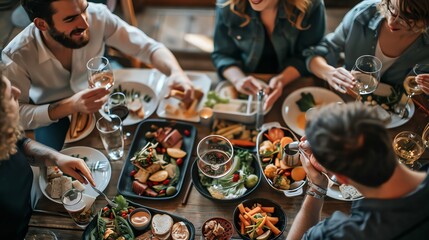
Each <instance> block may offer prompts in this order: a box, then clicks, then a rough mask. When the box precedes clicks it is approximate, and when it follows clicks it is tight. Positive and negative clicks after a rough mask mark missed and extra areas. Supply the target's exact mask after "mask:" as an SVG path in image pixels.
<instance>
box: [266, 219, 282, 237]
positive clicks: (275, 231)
mask: <svg viewBox="0 0 429 240" xmlns="http://www.w3.org/2000/svg"><path fill="white" fill-rule="evenodd" d="M265 225H266V226H267V227H268V228H269V229H271V232H273V233H274V235H276V236H277V235H279V234H280V230H279V229H278V228H277V227H276V226H274V224H273V223H272V222H271V221H269V220H268V221H266V222H265Z"/></svg>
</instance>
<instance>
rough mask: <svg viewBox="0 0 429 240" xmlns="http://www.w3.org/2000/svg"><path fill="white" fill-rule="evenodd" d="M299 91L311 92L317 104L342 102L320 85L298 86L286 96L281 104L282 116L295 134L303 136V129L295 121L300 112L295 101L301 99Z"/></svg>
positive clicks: (338, 97)
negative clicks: (298, 87)
mask: <svg viewBox="0 0 429 240" xmlns="http://www.w3.org/2000/svg"><path fill="white" fill-rule="evenodd" d="M301 93H311V94H312V95H313V97H314V101H316V104H317V106H321V105H325V104H328V103H332V102H344V101H343V99H341V98H340V96H338V95H337V94H335V93H334V92H332V91H329V90H328V89H325V88H321V87H305V88H300V89H298V90H296V91H294V92H292V93H291V94H289V96H287V98H286V99H285V100H284V102H283V106H282V116H283V120H284V121H285V123H286V125H288V127H289V128H290V129H291V130H292V131H294V132H295V133H296V134H298V135H300V136H303V135H304V134H305V132H304V129H302V128H300V127H299V125H298V123H297V118H298V115H299V114H301V113H302V112H301V111H300V110H299V107H298V105H297V104H296V102H297V101H298V100H299V99H301Z"/></svg>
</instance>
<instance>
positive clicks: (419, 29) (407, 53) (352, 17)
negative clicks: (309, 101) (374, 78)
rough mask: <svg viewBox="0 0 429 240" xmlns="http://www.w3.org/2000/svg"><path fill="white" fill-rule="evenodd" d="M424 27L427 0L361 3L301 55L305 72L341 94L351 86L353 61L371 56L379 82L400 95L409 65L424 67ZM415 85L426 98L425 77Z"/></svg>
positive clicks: (428, 48)
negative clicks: (377, 66)
mask: <svg viewBox="0 0 429 240" xmlns="http://www.w3.org/2000/svg"><path fill="white" fill-rule="evenodd" d="M428 27H429V0H407V1H405V0H369V1H362V2H361V3H359V4H358V5H356V6H355V7H354V8H353V9H351V10H350V11H349V12H348V13H347V14H346V16H345V17H344V19H343V20H342V22H341V23H340V24H339V25H338V27H337V28H336V29H335V31H334V32H333V33H329V34H328V35H326V36H325V38H324V39H323V40H322V41H321V42H320V43H319V44H318V45H315V46H312V47H310V48H308V49H306V50H304V52H303V54H304V55H305V56H306V57H307V60H306V61H307V63H308V65H307V67H308V70H309V71H310V72H312V73H313V74H314V75H316V76H317V77H319V78H321V79H323V80H325V81H327V82H328V83H329V85H330V86H331V87H332V88H333V89H335V90H336V91H339V92H341V93H346V92H348V91H347V89H351V88H353V87H354V86H355V85H356V80H355V79H354V77H353V75H352V74H351V72H350V71H351V70H352V68H353V66H354V64H355V61H356V59H358V58H359V57H360V56H362V55H373V56H376V57H377V58H378V59H380V60H381V63H382V68H381V79H380V81H381V82H383V83H386V84H388V85H390V86H393V87H394V88H395V89H398V90H400V91H403V84H402V83H403V81H404V80H405V78H406V76H407V75H408V74H409V73H410V72H411V70H412V68H413V67H414V65H416V64H425V63H426V64H427V63H429V33H428ZM343 54H344V55H343ZM343 56H344V57H343ZM343 58H344V59H343ZM340 62H344V64H343V66H339V63H340ZM338 66H339V67H338ZM416 81H417V83H418V84H419V85H420V87H421V88H422V90H423V92H425V93H426V94H429V74H422V75H419V76H418V77H417V78H416Z"/></svg>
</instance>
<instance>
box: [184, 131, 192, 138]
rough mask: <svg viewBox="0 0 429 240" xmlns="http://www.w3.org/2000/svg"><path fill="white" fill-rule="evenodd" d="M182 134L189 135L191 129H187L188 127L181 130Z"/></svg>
mask: <svg viewBox="0 0 429 240" xmlns="http://www.w3.org/2000/svg"><path fill="white" fill-rule="evenodd" d="M183 134H185V136H187V137H189V136H190V135H191V131H189V130H188V129H185V130H183Z"/></svg>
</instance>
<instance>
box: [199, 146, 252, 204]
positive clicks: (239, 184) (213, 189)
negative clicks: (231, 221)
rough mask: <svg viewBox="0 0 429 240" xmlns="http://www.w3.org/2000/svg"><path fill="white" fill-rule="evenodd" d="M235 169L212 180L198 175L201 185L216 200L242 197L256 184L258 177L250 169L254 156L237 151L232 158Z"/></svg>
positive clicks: (245, 151)
mask: <svg viewBox="0 0 429 240" xmlns="http://www.w3.org/2000/svg"><path fill="white" fill-rule="evenodd" d="M234 161H235V167H234V169H232V170H231V172H230V173H228V174H227V175H225V176H224V177H222V178H218V179H213V178H210V177H207V176H205V175H204V174H202V173H201V172H200V173H199V177H200V182H201V184H202V185H203V186H204V187H206V188H207V190H208V191H209V193H210V195H211V196H212V197H213V198H216V199H235V198H238V197H240V196H242V195H243V194H244V193H246V191H247V190H248V189H250V188H253V187H255V186H256V184H257V183H258V180H259V178H258V176H257V175H255V174H254V173H255V169H254V168H253V167H252V163H253V161H254V156H253V154H252V153H251V152H250V151H247V150H240V149H239V150H237V154H236V155H235V156H234Z"/></svg>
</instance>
